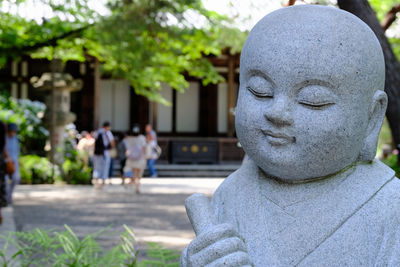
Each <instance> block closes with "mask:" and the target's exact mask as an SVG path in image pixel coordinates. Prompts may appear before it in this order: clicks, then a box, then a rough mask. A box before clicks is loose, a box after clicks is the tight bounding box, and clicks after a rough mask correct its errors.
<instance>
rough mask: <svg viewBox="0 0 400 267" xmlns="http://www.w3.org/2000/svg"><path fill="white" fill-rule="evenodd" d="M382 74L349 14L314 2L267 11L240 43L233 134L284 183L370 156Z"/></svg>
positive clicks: (381, 103) (375, 50)
mask: <svg viewBox="0 0 400 267" xmlns="http://www.w3.org/2000/svg"><path fill="white" fill-rule="evenodd" d="M384 79H385V64H384V58H383V53H382V49H381V47H380V44H379V42H378V40H377V38H376V37H375V34H374V33H373V32H372V30H371V29H370V28H369V27H368V26H367V25H366V24H365V23H364V22H362V21H361V20H360V19H358V18H357V17H355V16H354V15H352V14H350V13H348V12H345V11H342V10H340V9H336V8H331V7H324V6H315V5H302V6H293V7H288V8H283V9H280V10H278V11H275V12H273V13H271V14H268V15H267V16H265V17H264V18H263V19H262V20H261V21H259V22H258V23H257V25H256V26H255V27H254V28H253V29H252V31H251V32H250V34H249V36H248V38H247V40H246V43H245V44H244V46H243V49H242V54H241V61H240V90H239V98H238V103H237V112H236V131H237V135H238V137H239V140H240V142H241V144H242V146H243V148H244V150H245V151H246V153H247V154H248V155H249V156H250V158H251V159H252V160H253V161H254V162H255V163H256V164H257V165H258V166H259V167H260V168H262V169H263V170H264V171H265V172H266V173H267V174H268V175H270V176H273V177H276V178H278V179H281V180H284V181H289V182H298V181H304V180H312V179H317V178H321V177H325V176H327V175H331V174H334V173H337V172H339V171H341V170H342V169H345V168H346V167H348V166H350V165H352V164H353V163H355V162H356V161H372V160H373V158H374V157H375V153H376V145H377V140H378V135H379V131H380V128H381V125H382V120H383V118H384V114H385V110H386V106H387V97H386V94H385V93H384V92H383V88H384Z"/></svg>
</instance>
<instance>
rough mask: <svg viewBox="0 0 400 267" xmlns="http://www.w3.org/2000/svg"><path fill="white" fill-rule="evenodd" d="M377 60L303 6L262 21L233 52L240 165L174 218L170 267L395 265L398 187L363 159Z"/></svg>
mask: <svg viewBox="0 0 400 267" xmlns="http://www.w3.org/2000/svg"><path fill="white" fill-rule="evenodd" d="M384 72H385V69H384V59H383V54H382V50H381V47H380V45H379V42H378V40H377V39H376V37H375V35H374V33H373V32H372V30H371V29H370V28H369V27H368V26H367V25H366V24H364V23H363V22H362V21H361V20H360V19H358V18H357V17H355V16H353V15H352V14H350V13H347V12H345V11H342V10H339V9H335V8H331V7H324V6H313V5H302V6H293V7H288V8H283V9H280V10H278V11H275V12H273V13H271V14H269V15H267V16H265V17H264V18H263V19H262V20H261V21H260V22H258V24H257V25H256V26H255V27H254V28H253V30H252V31H251V32H250V34H249V36H248V38H247V40H246V43H245V44H244V46H243V49H242V55H241V66H240V90H239V98H238V103H237V112H236V130H237V134H238V137H239V140H240V142H241V144H242V146H243V148H244V150H245V151H246V153H247V154H248V155H249V157H250V160H249V161H247V162H246V163H244V164H243V165H242V167H241V168H240V169H239V170H238V171H236V172H235V173H233V174H232V175H230V176H229V177H228V178H227V179H226V180H225V181H224V183H223V184H222V185H221V186H220V187H219V188H218V189H217V191H216V192H215V194H214V196H213V198H212V200H211V202H209V201H208V200H207V199H206V198H205V197H204V196H202V195H194V196H192V197H191V198H189V199H188V200H187V202H186V209H187V213H188V216H189V218H190V221H191V223H192V225H193V228H194V229H195V232H196V235H197V237H196V238H195V239H194V240H193V241H192V242H191V243H190V244H189V246H188V247H187V248H186V249H185V251H184V253H183V254H182V258H181V266H250V265H254V266H400V253H399V251H400V181H399V180H398V179H397V178H396V177H394V171H393V170H391V169H390V168H388V167H387V166H386V165H384V164H383V163H381V162H379V161H378V160H375V159H374V157H375V153H376V145H377V140H378V135H379V131H380V128H381V125H382V120H383V117H384V114H385V110H386V105H387V97H386V94H385V93H384V92H383V87H384V74H385V73H384Z"/></svg>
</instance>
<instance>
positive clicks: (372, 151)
mask: <svg viewBox="0 0 400 267" xmlns="http://www.w3.org/2000/svg"><path fill="white" fill-rule="evenodd" d="M387 102H388V100H387V95H386V93H385V92H384V91H377V92H376V93H375V95H374V97H373V101H372V105H371V108H370V111H369V123H368V128H367V135H366V138H365V140H364V146H363V148H362V150H361V153H360V160H361V161H372V160H373V159H374V158H375V155H376V147H377V145H378V137H379V132H380V130H381V127H382V123H383V118H384V117H385V112H386V107H387Z"/></svg>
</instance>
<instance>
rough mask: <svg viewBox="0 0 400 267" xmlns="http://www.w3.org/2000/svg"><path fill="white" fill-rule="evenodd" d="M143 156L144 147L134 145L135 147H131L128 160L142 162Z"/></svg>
mask: <svg viewBox="0 0 400 267" xmlns="http://www.w3.org/2000/svg"><path fill="white" fill-rule="evenodd" d="M142 154H143V149H142V145H140V144H134V145H133V146H131V147H130V148H129V149H128V155H127V156H128V158H129V159H130V160H135V161H136V160H140V159H141V158H142Z"/></svg>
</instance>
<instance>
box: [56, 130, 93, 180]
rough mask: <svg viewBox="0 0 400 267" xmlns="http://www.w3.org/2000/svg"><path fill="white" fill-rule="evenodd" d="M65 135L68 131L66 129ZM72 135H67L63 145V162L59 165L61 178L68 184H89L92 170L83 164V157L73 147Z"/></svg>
mask: <svg viewBox="0 0 400 267" xmlns="http://www.w3.org/2000/svg"><path fill="white" fill-rule="evenodd" d="M66 131H67V133H69V132H68V129H66ZM74 138H75V136H74V134H70V133H69V135H68V138H67V139H66V140H65V143H64V150H63V151H62V152H63V155H64V162H63V163H62V164H61V168H62V171H63V178H64V180H65V181H66V182H67V183H68V184H90V183H91V177H92V169H91V168H90V167H89V166H88V165H87V163H85V161H84V156H83V155H82V154H81V153H80V152H79V151H78V150H77V149H76V148H75V147H74V145H73V139H74Z"/></svg>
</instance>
